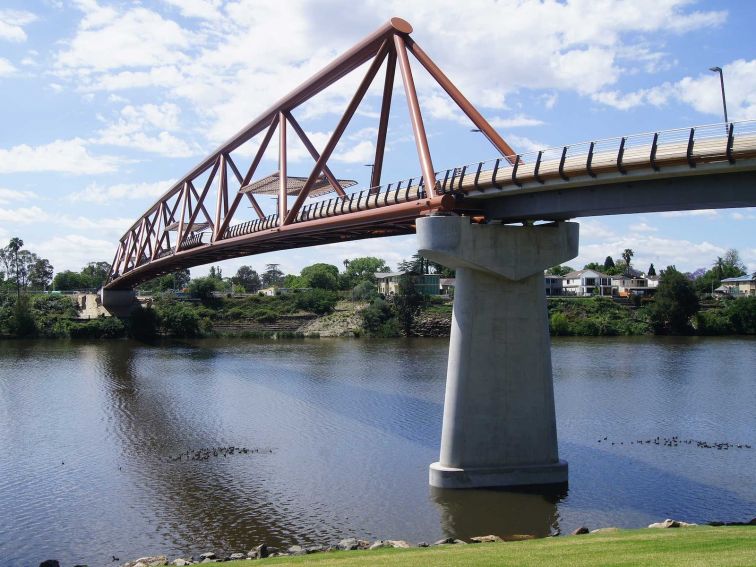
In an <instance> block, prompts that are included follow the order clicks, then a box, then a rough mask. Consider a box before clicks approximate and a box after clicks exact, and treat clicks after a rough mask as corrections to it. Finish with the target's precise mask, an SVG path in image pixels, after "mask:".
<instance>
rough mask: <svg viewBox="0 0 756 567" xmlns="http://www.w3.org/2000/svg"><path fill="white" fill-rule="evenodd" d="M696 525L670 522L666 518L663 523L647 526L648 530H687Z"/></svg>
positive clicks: (675, 521)
mask: <svg viewBox="0 0 756 567" xmlns="http://www.w3.org/2000/svg"><path fill="white" fill-rule="evenodd" d="M695 525H696V524H689V523H687V522H681V521H679V520H670V519H669V518H667V519H666V520H664V521H663V522H656V523H655V524H649V526H648V527H649V528H687V527H690V526H695Z"/></svg>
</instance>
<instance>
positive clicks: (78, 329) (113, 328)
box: [68, 317, 126, 339]
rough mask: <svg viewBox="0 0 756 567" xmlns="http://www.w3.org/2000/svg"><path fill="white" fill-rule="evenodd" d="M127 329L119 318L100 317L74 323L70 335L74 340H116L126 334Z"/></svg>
mask: <svg viewBox="0 0 756 567" xmlns="http://www.w3.org/2000/svg"><path fill="white" fill-rule="evenodd" d="M125 331H126V328H125V327H124V325H123V323H122V322H121V320H120V319H118V318H117V317H99V318H98V319H92V320H90V321H86V322H83V323H72V324H71V326H70V328H69V331H68V332H69V335H70V336H71V338H72V339H116V338H119V337H122V336H123V335H124V334H125Z"/></svg>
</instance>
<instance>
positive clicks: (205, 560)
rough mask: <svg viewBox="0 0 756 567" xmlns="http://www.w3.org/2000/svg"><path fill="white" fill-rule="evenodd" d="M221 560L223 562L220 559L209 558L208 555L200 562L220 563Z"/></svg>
mask: <svg viewBox="0 0 756 567" xmlns="http://www.w3.org/2000/svg"><path fill="white" fill-rule="evenodd" d="M222 562H223V560H222V559H211V558H210V557H206V558H205V559H203V560H202V561H200V563H222Z"/></svg>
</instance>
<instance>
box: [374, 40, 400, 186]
mask: <svg viewBox="0 0 756 567" xmlns="http://www.w3.org/2000/svg"><path fill="white" fill-rule="evenodd" d="M395 75H396V49H391V51H389V54H388V59H387V60H386V80H385V82H384V83H383V101H382V102H381V117H380V119H379V121H378V139H377V140H376V143H375V159H374V160H373V170H372V173H371V175H370V190H371V192H373V193H375V192H377V191H378V186H379V185H380V184H381V173H382V172H383V154H384V151H385V150H386V134H387V133H388V123H389V114H390V113H391V99H392V98H393V97H392V95H393V93H394V76H395Z"/></svg>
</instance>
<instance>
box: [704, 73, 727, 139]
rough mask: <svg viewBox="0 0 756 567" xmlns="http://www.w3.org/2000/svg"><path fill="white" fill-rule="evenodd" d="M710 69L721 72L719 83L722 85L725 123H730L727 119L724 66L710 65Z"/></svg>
mask: <svg viewBox="0 0 756 567" xmlns="http://www.w3.org/2000/svg"><path fill="white" fill-rule="evenodd" d="M709 71H714V72H715V73H719V84H720V85H721V86H722V107H723V108H724V119H725V125H726V124H728V122H729V121H728V120H727V99H726V98H725V88H724V75H722V68H721V67H709Z"/></svg>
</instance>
